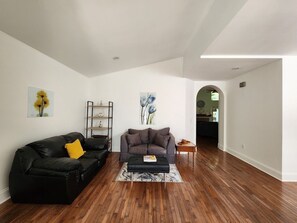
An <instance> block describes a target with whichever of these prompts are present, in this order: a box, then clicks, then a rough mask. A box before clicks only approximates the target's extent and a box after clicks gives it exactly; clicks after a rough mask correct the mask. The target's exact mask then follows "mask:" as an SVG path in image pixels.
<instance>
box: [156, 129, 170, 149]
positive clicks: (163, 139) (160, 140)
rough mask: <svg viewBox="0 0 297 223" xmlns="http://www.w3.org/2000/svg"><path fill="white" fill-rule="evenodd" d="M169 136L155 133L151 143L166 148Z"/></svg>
mask: <svg viewBox="0 0 297 223" xmlns="http://www.w3.org/2000/svg"><path fill="white" fill-rule="evenodd" d="M169 139H170V136H169V135H161V134H160V133H157V134H156V135H155V138H154V141H153V144H155V145H157V146H161V147H163V148H164V149H166V148H167V145H168V142H169Z"/></svg>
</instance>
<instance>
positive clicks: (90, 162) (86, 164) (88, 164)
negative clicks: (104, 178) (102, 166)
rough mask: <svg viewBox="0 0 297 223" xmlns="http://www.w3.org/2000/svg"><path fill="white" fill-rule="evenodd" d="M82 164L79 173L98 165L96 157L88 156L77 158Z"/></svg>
mask: <svg viewBox="0 0 297 223" xmlns="http://www.w3.org/2000/svg"><path fill="white" fill-rule="evenodd" d="M78 160H79V161H80V164H81V166H82V169H81V173H84V172H87V171H90V170H91V169H96V168H97V166H98V160H97V159H89V158H80V159H78Z"/></svg>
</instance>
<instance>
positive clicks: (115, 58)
mask: <svg viewBox="0 0 297 223" xmlns="http://www.w3.org/2000/svg"><path fill="white" fill-rule="evenodd" d="M112 59H113V60H119V59H120V58H119V57H113V58H112Z"/></svg>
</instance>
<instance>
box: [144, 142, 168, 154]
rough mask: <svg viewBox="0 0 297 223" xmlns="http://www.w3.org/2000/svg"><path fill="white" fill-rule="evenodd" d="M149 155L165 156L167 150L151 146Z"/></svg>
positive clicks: (148, 151)
mask: <svg viewBox="0 0 297 223" xmlns="http://www.w3.org/2000/svg"><path fill="white" fill-rule="evenodd" d="M147 154H149V155H165V154H166V149H165V148H163V147H161V146H158V145H155V144H149V146H148V149H147Z"/></svg>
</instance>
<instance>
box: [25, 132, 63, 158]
mask: <svg viewBox="0 0 297 223" xmlns="http://www.w3.org/2000/svg"><path fill="white" fill-rule="evenodd" d="M65 144H66V140H65V139H64V137H62V136H54V137H51V138H47V139H43V140H39V141H36V142H32V143H30V144H28V145H27V146H29V147H31V148H33V149H34V150H35V151H36V152H37V153H38V154H39V155H40V156H41V157H43V158H46V157H68V154H67V151H66V150H65V148H64V146H65Z"/></svg>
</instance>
